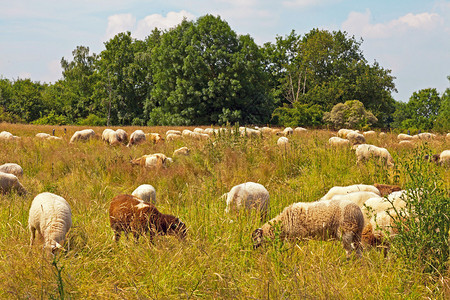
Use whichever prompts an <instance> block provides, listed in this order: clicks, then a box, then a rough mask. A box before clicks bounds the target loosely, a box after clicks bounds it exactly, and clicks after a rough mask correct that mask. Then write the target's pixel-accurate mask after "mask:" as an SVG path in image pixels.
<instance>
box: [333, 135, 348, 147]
mask: <svg viewBox="0 0 450 300" xmlns="http://www.w3.org/2000/svg"><path fill="white" fill-rule="evenodd" d="M328 143H329V144H330V145H332V146H350V141H349V140H347V139H343V138H340V137H337V136H332V137H330V139H329V140H328Z"/></svg>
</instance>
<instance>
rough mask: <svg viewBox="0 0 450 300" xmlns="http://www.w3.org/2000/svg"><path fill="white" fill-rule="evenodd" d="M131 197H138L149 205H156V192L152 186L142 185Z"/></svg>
mask: <svg viewBox="0 0 450 300" xmlns="http://www.w3.org/2000/svg"><path fill="white" fill-rule="evenodd" d="M131 195H133V196H136V197H138V198H139V199H141V200H143V201H144V202H147V203H156V190H155V188H154V187H153V186H152V185H150V184H141V185H140V186H138V187H137V188H136V189H135V190H134V191H133V192H132V193H131Z"/></svg>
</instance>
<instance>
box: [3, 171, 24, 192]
mask: <svg viewBox="0 0 450 300" xmlns="http://www.w3.org/2000/svg"><path fill="white" fill-rule="evenodd" d="M11 190H15V191H17V193H18V194H19V195H25V194H26V193H27V190H26V189H25V188H24V187H23V185H22V184H21V183H20V182H19V178H17V176H16V175H13V174H9V173H4V172H0V192H1V193H8V192H10V191H11Z"/></svg>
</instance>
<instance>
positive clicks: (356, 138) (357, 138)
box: [347, 131, 366, 145]
mask: <svg viewBox="0 0 450 300" xmlns="http://www.w3.org/2000/svg"><path fill="white" fill-rule="evenodd" d="M347 139H348V140H349V141H350V143H352V145H357V144H364V143H365V142H366V138H365V137H364V135H362V134H361V133H358V132H356V131H351V132H349V133H347Z"/></svg>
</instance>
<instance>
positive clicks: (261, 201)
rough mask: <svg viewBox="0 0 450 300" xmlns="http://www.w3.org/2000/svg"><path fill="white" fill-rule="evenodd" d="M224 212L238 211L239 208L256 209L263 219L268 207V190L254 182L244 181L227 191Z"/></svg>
mask: <svg viewBox="0 0 450 300" xmlns="http://www.w3.org/2000/svg"><path fill="white" fill-rule="evenodd" d="M226 197H227V208H226V209H225V212H226V213H229V212H230V211H238V210H240V209H246V210H250V209H256V210H258V211H259V212H260V214H261V219H265V218H266V216H267V211H268V209H269V202H270V197H269V192H268V191H267V189H266V188H265V187H264V186H263V185H262V184H259V183H256V182H245V183H241V184H239V185H236V186H234V187H232V188H231V190H230V191H229V192H228V193H227V196H226Z"/></svg>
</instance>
